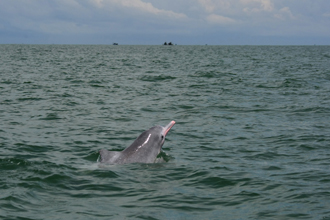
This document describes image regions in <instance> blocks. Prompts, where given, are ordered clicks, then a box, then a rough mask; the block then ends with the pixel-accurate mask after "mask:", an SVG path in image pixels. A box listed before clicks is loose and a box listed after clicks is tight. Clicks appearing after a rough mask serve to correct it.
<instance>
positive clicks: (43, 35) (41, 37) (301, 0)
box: [0, 0, 330, 45]
mask: <svg viewBox="0 0 330 220" xmlns="http://www.w3.org/2000/svg"><path fill="white" fill-rule="evenodd" d="M165 41H166V42H170V41H171V42H173V43H174V44H178V45H205V44H208V45H330V0H0V44H112V43H114V42H116V43H119V44H120V45H122V44H128V45H160V44H162V43H164V42H165Z"/></svg>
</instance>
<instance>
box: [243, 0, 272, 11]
mask: <svg viewBox="0 0 330 220" xmlns="http://www.w3.org/2000/svg"><path fill="white" fill-rule="evenodd" d="M240 2H241V3H242V4H243V5H246V6H247V7H245V8H244V9H243V11H245V12H262V11H266V12H271V11H273V10H274V4H273V3H272V2H271V1H270V0H240Z"/></svg>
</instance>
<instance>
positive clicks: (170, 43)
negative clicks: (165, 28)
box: [163, 41, 173, 45]
mask: <svg viewBox="0 0 330 220" xmlns="http://www.w3.org/2000/svg"><path fill="white" fill-rule="evenodd" d="M163 45H173V44H172V42H169V43H167V42H166V41H165V43H164V44H163Z"/></svg>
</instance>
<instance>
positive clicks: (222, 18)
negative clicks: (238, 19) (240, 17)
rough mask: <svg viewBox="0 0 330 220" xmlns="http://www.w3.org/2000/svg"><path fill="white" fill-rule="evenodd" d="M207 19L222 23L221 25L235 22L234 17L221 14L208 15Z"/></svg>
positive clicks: (211, 21)
mask: <svg viewBox="0 0 330 220" xmlns="http://www.w3.org/2000/svg"><path fill="white" fill-rule="evenodd" d="M206 20H207V21H208V22H210V23H214V24H221V25H226V24H233V23H235V20H234V19H231V18H228V17H225V16H221V15H216V14H210V15H209V16H207V18H206Z"/></svg>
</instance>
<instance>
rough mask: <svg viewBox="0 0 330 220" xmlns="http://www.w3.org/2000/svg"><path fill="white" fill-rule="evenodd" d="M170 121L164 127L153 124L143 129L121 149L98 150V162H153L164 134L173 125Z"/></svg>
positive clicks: (173, 122)
mask: <svg viewBox="0 0 330 220" xmlns="http://www.w3.org/2000/svg"><path fill="white" fill-rule="evenodd" d="M174 124H175V121H171V122H170V123H169V124H168V125H166V126H165V127H162V126H159V125H157V126H154V127H152V128H150V129H149V130H147V131H144V132H143V133H142V134H141V135H140V136H139V137H138V138H137V139H136V140H135V141H134V142H133V143H132V144H131V145H130V146H129V147H127V148H126V149H124V150H123V151H108V150H100V159H99V162H101V163H106V164H124V163H154V162H155V160H156V158H157V155H158V154H159V153H160V150H161V149H162V146H163V144H164V142H165V136H166V135H167V133H168V132H169V130H170V129H171V128H172V127H173V125H174Z"/></svg>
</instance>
